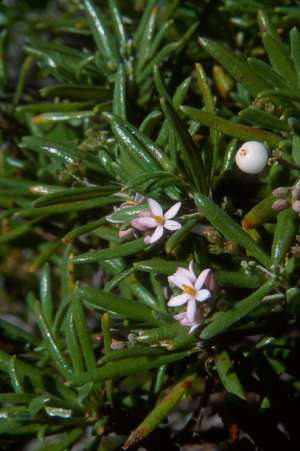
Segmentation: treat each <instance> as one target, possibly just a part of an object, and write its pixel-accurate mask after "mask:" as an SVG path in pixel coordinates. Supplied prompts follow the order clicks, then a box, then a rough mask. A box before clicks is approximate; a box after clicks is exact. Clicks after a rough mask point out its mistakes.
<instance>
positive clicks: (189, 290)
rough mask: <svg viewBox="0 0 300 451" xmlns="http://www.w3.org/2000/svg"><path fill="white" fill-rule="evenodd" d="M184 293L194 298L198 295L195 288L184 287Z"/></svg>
mask: <svg viewBox="0 0 300 451" xmlns="http://www.w3.org/2000/svg"><path fill="white" fill-rule="evenodd" d="M183 289H184V291H185V292H186V293H187V294H189V295H190V296H192V297H195V296H196V294H197V291H196V290H195V288H193V287H189V286H188V285H183Z"/></svg>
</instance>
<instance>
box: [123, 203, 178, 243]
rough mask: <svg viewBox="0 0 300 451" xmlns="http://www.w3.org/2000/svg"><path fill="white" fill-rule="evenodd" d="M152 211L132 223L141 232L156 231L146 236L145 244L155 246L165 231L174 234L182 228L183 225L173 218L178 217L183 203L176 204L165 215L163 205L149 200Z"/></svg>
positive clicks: (142, 214) (144, 213) (141, 215)
mask: <svg viewBox="0 0 300 451" xmlns="http://www.w3.org/2000/svg"><path fill="white" fill-rule="evenodd" d="M148 204H149V207H150V211H146V212H142V213H140V215H139V217H138V218H136V219H133V220H132V221H131V226H132V227H134V228H135V229H137V230H140V231H149V230H151V229H154V232H153V233H152V234H151V235H149V234H147V235H146V236H145V243H147V244H153V243H155V242H156V241H158V240H160V238H161V237H162V236H163V233H164V230H169V231H171V232H174V231H175V230H178V229H180V228H181V224H180V223H179V222H177V221H174V220H173V218H174V217H175V216H176V215H177V213H178V211H179V210H180V207H181V202H177V203H176V204H174V205H173V206H172V207H171V208H169V210H167V211H166V212H165V213H164V212H163V209H162V207H161V205H160V204H159V203H158V202H156V200H154V199H148Z"/></svg>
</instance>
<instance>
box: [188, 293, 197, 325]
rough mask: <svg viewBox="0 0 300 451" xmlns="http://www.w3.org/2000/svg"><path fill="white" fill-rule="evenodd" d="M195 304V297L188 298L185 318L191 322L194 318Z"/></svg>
mask: <svg viewBox="0 0 300 451" xmlns="http://www.w3.org/2000/svg"><path fill="white" fill-rule="evenodd" d="M196 312H197V306H196V301H195V299H190V300H189V302H188V305H187V309H186V316H187V319H188V320H189V321H190V322H191V323H193V322H194V321H195V318H196Z"/></svg>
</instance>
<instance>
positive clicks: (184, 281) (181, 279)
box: [168, 268, 193, 289]
mask: <svg viewBox="0 0 300 451" xmlns="http://www.w3.org/2000/svg"><path fill="white" fill-rule="evenodd" d="M178 269H179V268H178ZM181 269H183V268H181ZM185 271H186V270H185ZM186 272H187V271H186ZM168 281H169V283H172V284H173V285H175V287H178V288H182V289H183V288H184V285H185V286H187V287H191V288H193V287H192V284H193V283H192V282H191V280H190V279H189V278H188V276H187V275H186V274H185V273H183V272H179V271H178V270H177V271H176V273H175V274H173V275H172V276H169V277H168Z"/></svg>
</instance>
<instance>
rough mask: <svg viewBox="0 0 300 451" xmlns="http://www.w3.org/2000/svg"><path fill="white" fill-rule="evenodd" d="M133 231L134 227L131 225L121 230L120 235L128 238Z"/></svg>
mask: <svg viewBox="0 0 300 451" xmlns="http://www.w3.org/2000/svg"><path fill="white" fill-rule="evenodd" d="M133 233H134V228H133V227H129V229H126V230H119V237H120V238H127V237H128V236H130V235H132V234H133Z"/></svg>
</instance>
